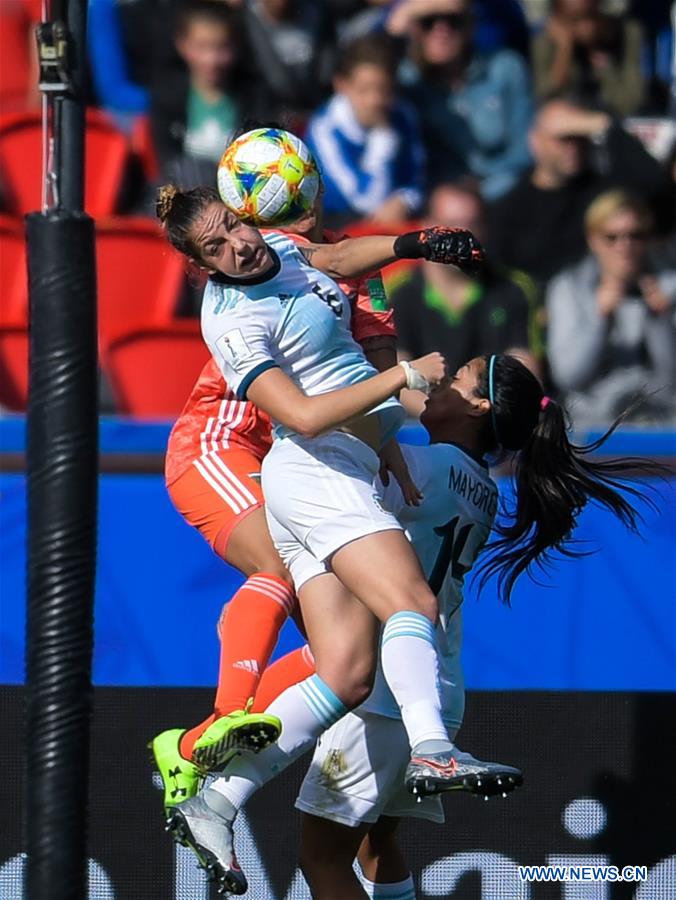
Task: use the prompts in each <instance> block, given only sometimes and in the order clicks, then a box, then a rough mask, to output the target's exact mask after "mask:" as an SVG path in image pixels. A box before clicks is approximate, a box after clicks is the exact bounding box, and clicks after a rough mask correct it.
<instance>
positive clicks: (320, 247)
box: [298, 226, 484, 280]
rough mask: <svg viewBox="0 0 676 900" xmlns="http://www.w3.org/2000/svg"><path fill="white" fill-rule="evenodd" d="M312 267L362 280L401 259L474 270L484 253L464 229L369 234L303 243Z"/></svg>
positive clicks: (299, 248) (300, 247) (470, 234)
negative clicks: (424, 260) (318, 242)
mask: <svg viewBox="0 0 676 900" xmlns="http://www.w3.org/2000/svg"><path fill="white" fill-rule="evenodd" d="M298 250H299V251H300V252H301V253H302V254H303V256H304V257H305V259H306V260H307V262H308V263H310V265H312V266H314V267H315V268H316V269H319V270H320V271H321V272H324V273H325V274H327V275H329V276H330V277H331V278H334V279H338V280H345V279H350V278H359V277H361V276H362V275H365V274H366V273H367V272H372V271H373V270H374V269H380V268H382V267H383V266H386V265H389V263H392V262H394V261H395V260H397V259H427V260H430V262H438V263H444V264H446V265H452V266H458V268H460V269H462V270H463V271H474V269H475V268H476V266H477V265H478V264H480V263H481V262H482V261H483V258H484V252H483V249H482V248H481V245H480V244H479V242H478V241H477V239H476V238H475V237H474V235H473V234H472V233H471V232H469V231H466V230H465V229H464V228H445V227H441V226H436V227H434V228H423V229H421V230H420V231H409V232H407V233H406V234H400V235H399V236H398V237H392V236H391V235H369V236H367V237H357V238H345V239H344V240H342V241H338V242H337V243H335V244H303V245H302V246H299V247H298Z"/></svg>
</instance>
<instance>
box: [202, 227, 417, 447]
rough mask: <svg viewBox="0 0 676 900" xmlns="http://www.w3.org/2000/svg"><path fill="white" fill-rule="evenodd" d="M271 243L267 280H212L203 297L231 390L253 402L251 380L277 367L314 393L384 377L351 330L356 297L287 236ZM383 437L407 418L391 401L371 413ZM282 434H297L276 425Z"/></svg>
mask: <svg viewBox="0 0 676 900" xmlns="http://www.w3.org/2000/svg"><path fill="white" fill-rule="evenodd" d="M264 237H265V241H266V243H267V245H268V247H269V248H270V251H271V255H272V258H273V260H274V263H275V265H274V267H273V269H272V270H271V272H270V273H266V275H265V276H264V277H263V278H262V279H257V280H252V282H251V283H248V284H244V283H243V282H239V283H236V284H235V283H232V282H229V281H227V280H226V279H219V278H218V277H216V278H211V279H210V280H209V282H208V284H207V286H206V288H205V291H204V298H203V301H202V334H203V336H204V340H205V341H206V344H207V346H208V347H209V349H210V350H211V353H212V355H213V357H214V360H215V361H216V363H217V365H218V366H219V368H220V370H221V372H222V373H223V377H224V378H225V380H226V382H227V383H228V385H229V386H230V388H231V389H232V390H233V391H235V392H236V393H237V395H238V396H239V397H240V399H246V395H247V390H248V389H249V387H250V385H251V384H252V382H253V381H254V380H255V379H256V378H257V377H258V376H259V375H260V374H262V373H263V372H265V371H266V370H268V369H270V368H273V367H275V366H277V367H279V368H280V369H281V370H282V371H283V372H285V373H286V375H288V376H289V377H290V378H291V379H292V380H293V381H294V382H295V383H296V384H297V385H298V387H299V388H300V389H301V390H302V391H303V392H304V393H305V394H306V395H308V396H310V397H312V396H316V395H318V394H324V393H326V392H327V391H333V390H336V389H338V388H343V387H348V386H349V385H351V384H357V383H358V382H361V381H365V380H366V379H367V378H372V377H373V376H374V375H376V374H377V372H376V370H375V369H374V368H373V366H372V365H371V364H370V363H369V362H368V361H367V360H366V358H365V357H364V353H363V351H362V349H361V347H360V346H359V344H357V343H356V342H355V340H354V338H353V337H352V333H351V331H350V315H351V309H350V302H349V300H348V298H347V297H346V296H345V294H344V293H343V292H342V291H341V289H340V288H339V287H338V285H337V284H336V283H335V281H333V280H332V279H331V278H329V277H328V275H324V274H323V273H322V272H319V271H318V270H317V269H315V268H313V267H312V266H310V265H308V263H307V261H306V260H305V257H304V256H303V255H302V253H301V252H300V250H299V249H298V247H297V246H296V244H294V242H293V241H292V240H290V239H289V238H288V237H286V236H284V235H282V234H277V233H271V234H266V235H265V236H264ZM372 414H377V415H378V416H379V418H380V420H381V434H382V437H383V441H385V440H386V439H387V438H389V437H390V436H391V435H392V434H394V433H395V432H396V430H397V428H398V427H399V425H400V424H401V422H402V420H403V418H404V412H403V408H402V407H401V405H400V404H399V402H398V401H397V400H395V399H394V398H391V399H389V400H386V401H385V402H384V403H382V404H380V406H378V407H376V409H375V410H373V411H372ZM274 432H275V437H278V438H279V437H286V436H289V435H291V434H292V432H291V431H290V429H288V428H286V427H284V426H282V425H280V424H279V423H275V429H274Z"/></svg>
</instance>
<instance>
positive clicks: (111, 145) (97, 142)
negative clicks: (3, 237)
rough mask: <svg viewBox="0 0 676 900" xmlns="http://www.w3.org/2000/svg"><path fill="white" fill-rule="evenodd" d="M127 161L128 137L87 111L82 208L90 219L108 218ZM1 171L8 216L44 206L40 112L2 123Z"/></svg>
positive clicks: (7, 118) (12, 116)
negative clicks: (84, 208) (83, 204)
mask: <svg viewBox="0 0 676 900" xmlns="http://www.w3.org/2000/svg"><path fill="white" fill-rule="evenodd" d="M128 160H129V145H128V142H127V139H126V137H125V136H124V135H123V134H121V133H120V132H119V131H117V129H116V128H115V127H114V125H113V124H112V123H111V122H110V120H109V119H107V118H106V117H105V116H104V115H103V114H102V113H99V112H96V111H95V110H90V111H88V112H87V130H86V170H85V207H86V209H87V212H88V213H89V214H90V215H92V216H94V217H98V216H110V215H112V214H113V213H114V212H115V210H116V204H117V199H118V196H119V193H120V190H121V187H122V183H123V180H124V176H125V172H126V168H127V163H128ZM0 171H1V172H2V181H3V194H6V197H5V198H4V200H5V203H6V205H7V208H8V210H9V212H10V213H11V214H12V215H15V216H21V215H24V214H25V213H28V212H34V211H36V210H40V208H41V204H42V174H41V173H42V119H41V116H40V113H32V112H30V113H17V114H14V115H6V116H2V118H0Z"/></svg>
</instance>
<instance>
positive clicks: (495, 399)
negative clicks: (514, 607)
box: [476, 354, 662, 603]
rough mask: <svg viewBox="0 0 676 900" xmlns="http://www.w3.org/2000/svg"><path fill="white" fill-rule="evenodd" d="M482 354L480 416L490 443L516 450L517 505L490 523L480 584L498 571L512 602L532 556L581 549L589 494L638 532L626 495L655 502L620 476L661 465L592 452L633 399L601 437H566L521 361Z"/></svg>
mask: <svg viewBox="0 0 676 900" xmlns="http://www.w3.org/2000/svg"><path fill="white" fill-rule="evenodd" d="M483 359H484V362H485V366H484V369H483V371H482V374H481V376H480V378H479V383H478V385H477V390H476V393H477V396H479V397H481V398H485V399H488V400H489V401H490V402H491V414H490V416H486V417H485V418H486V429H487V435H486V442H487V445H488V446H489V448H491V449H501V450H506V451H518V453H517V454H516V455H515V459H514V482H515V488H516V501H515V505H514V508H513V509H512V510H509V511H508V515H507V518H506V521H505V522H502V521H498V522H497V523H496V525H495V531H496V533H497V535H498V538H497V539H496V540H494V541H492V542H491V544H490V545H489V550H492V551H493V552H492V553H491V554H490V555H488V556H487V558H486V560H485V562H483V563H482V565H481V571H482V575H481V584H482V585H483V584H484V583H485V581H486V580H487V579H488V578H489V577H490V576H491V575H495V574H497V576H498V591H499V594H500V597H501V598H502V599H503V600H504V601H505V602H506V603H509V600H510V596H511V593H512V589H513V587H514V583H515V581H516V579H517V578H518V577H519V575H521V574H522V573H523V572H530V571H531V566H532V565H533V563H536V564H539V565H546V564H547V562H549V561H550V555H551V553H552V551H558V552H560V553H562V554H564V555H565V556H569V557H575V556H580V555H583V554H582V552H581V551H580V550H577V549H575V548H574V547H572V546H571V535H572V532H573V530H574V529H575V526H576V525H577V520H578V517H579V515H580V513H581V512H582V510H583V509H584V507H585V506H586V505H587V503H588V502H589V501H590V500H592V501H594V502H596V503H598V504H600V505H601V506H603V507H605V508H606V509H608V510H609V511H610V512H612V513H613V514H614V515H615V516H617V518H618V519H620V521H621V522H622V523H623V524H624V525H625V526H626V527H627V528H629V529H630V530H631V531H634V532H636V531H637V526H638V522H639V521H640V515H639V513H638V512H637V510H636V509H635V508H634V506H633V505H632V503H631V502H630V499H628V498H633V499H636V500H644V501H645V502H647V503H648V504H649V505H651V506H654V503H653V502H652V500H651V499H650V498H648V497H646V496H645V494H644V493H643V492H641V491H640V490H639V489H638V488H637V487H634V486H632V485H631V484H627V483H626V481H625V480H624V479H623V477H622V476H623V475H624V476H625V478H626V476H627V473H628V471H629V469H631V470H632V471H634V472H639V473H641V472H643V473H646V474H657V473H659V472H661V471H662V470H661V469H660V467H659V466H657V465H656V464H655V463H653V462H650V461H647V460H638V459H627V458H624V459H612V460H610V459H593V458H592V454H594V453H595V451H597V450H598V449H599V448H600V447H601V446H602V445H603V444H604V443H605V441H606V440H607V439H608V438H609V437H610V435H611V434H612V433H613V432H614V431H615V429H616V428H617V426H618V425H619V424H620V423H621V422H622V421H623V420H624V419H625V418H626V416H627V415H628V414H629V413H630V412H631V411H632V410H633V409H634V406H632V407H631V408H630V409H629V410H627V411H626V412H625V413H623V415H622V416H620V417H619V418H618V419H616V420H615V422H614V423H613V424H612V425H611V427H610V428H609V429H608V430H607V431H606V432H605V434H603V435H602V436H601V437H600V438H599V439H598V440H596V441H594V442H593V443H591V444H587V445H586V446H578V445H576V444H573V443H572V442H571V441H570V440H569V437H568V428H567V422H566V417H565V413H564V410H563V408H562V407H561V406H560V405H559V404H558V403H557V402H556V401H555V400H552V399H551V398H549V397H546V396H545V394H544V392H543V389H542V385H541V384H540V382H539V381H538V379H537V378H536V377H535V375H533V374H532V372H530V371H529V369H527V368H526V366H524V365H523V363H521V362H520V361H519V360H518V359H516V357H514V356H508V355H504V354H499V355H496V356H495V357H493V358H492V357H490V356H485V357H483ZM491 359H492V360H493V367H492V369H493V377H492V379H490V369H491ZM491 380H492V385H491V384H490V383H489V382H490V381H491ZM491 395H492V396H491Z"/></svg>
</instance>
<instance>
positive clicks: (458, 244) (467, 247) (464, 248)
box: [394, 225, 484, 274]
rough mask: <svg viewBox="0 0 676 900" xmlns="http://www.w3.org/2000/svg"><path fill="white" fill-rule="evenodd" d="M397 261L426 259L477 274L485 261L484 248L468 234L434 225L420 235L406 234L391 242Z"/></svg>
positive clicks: (461, 230)
mask: <svg viewBox="0 0 676 900" xmlns="http://www.w3.org/2000/svg"><path fill="white" fill-rule="evenodd" d="M394 253H395V255H396V256H397V257H398V259H427V260H429V261H430V262H436V263H443V264H444V265H447V266H457V267H458V268H459V269H461V270H462V271H463V272H467V273H468V274H471V273H473V272H476V271H477V269H478V268H479V266H480V265H481V263H482V262H483V261H484V251H483V247H482V246H481V244H480V243H479V241H478V240H477V239H476V238H475V237H474V235H473V234H472V232H471V231H467V230H466V229H465V228H447V227H445V226H443V225H436V226H434V227H433V228H423V229H422V230H421V231H409V232H407V233H406V234H402V235H400V236H399V237H398V238H397V239H396V241H395V242H394Z"/></svg>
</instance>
